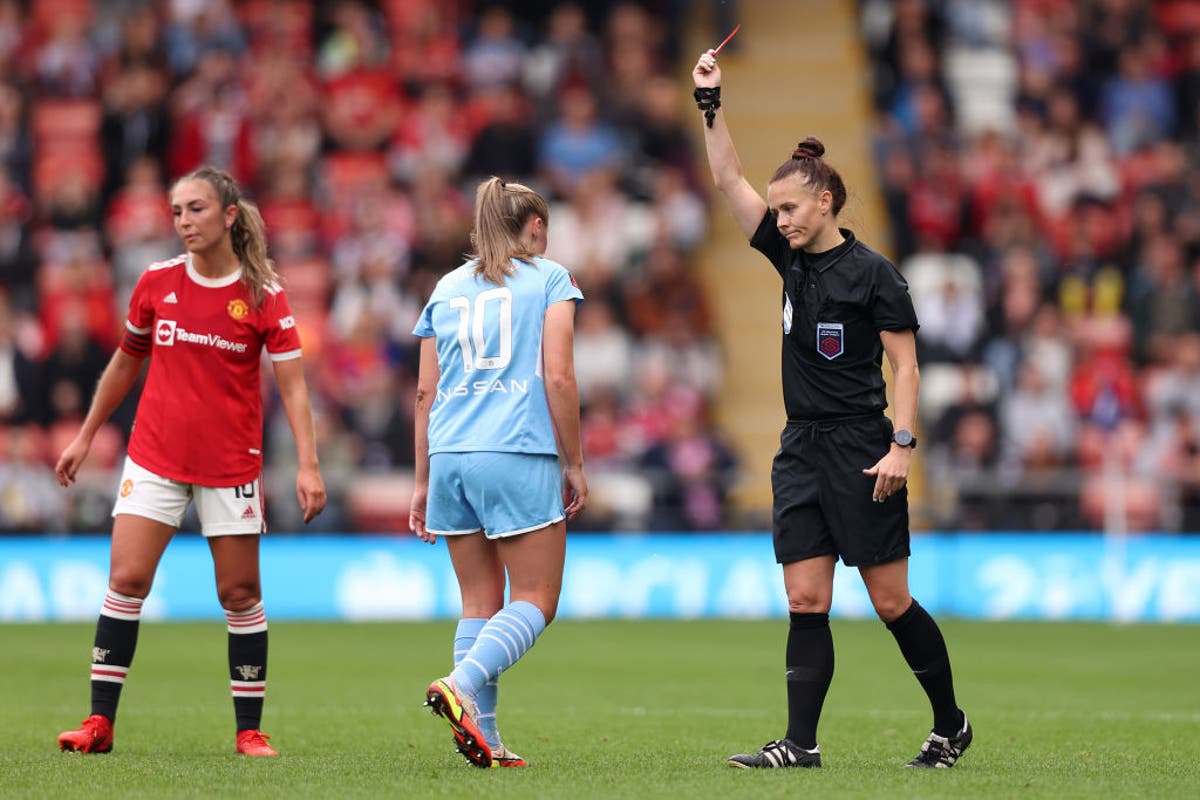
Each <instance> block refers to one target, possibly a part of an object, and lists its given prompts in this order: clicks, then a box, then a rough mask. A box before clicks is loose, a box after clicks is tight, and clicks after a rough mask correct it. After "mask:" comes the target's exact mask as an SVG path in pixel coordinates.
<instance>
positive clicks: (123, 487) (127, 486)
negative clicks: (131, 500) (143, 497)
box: [121, 478, 133, 497]
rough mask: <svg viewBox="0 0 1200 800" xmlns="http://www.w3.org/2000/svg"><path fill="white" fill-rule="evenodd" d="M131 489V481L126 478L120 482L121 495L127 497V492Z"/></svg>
mask: <svg viewBox="0 0 1200 800" xmlns="http://www.w3.org/2000/svg"><path fill="white" fill-rule="evenodd" d="M132 491H133V481H131V480H129V479H128V478H126V479H125V480H124V481H122V482H121V497H129V493H130V492H132Z"/></svg>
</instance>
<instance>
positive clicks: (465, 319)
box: [449, 286, 512, 372]
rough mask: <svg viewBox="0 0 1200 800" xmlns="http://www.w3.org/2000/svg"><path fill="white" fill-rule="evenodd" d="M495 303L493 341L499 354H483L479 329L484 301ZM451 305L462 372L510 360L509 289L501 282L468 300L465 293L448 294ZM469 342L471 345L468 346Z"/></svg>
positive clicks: (502, 364) (501, 366)
mask: <svg viewBox="0 0 1200 800" xmlns="http://www.w3.org/2000/svg"><path fill="white" fill-rule="evenodd" d="M493 302H494V303H497V304H498V305H499V307H498V308H497V314H496V319H497V323H498V327H499V336H497V337H496V339H495V340H494V341H496V343H497V344H498V345H499V347H500V354H499V355H495V356H489V355H485V352H486V351H487V343H488V338H489V337H486V336H484V333H483V323H484V317H485V315H486V312H487V306H488V303H493ZM449 305H450V307H451V308H453V309H455V310H456V311H458V346H459V348H460V349H461V350H462V357H463V372H471V371H472V370H476V369H504V367H506V366H508V362H509V361H511V360H512V291H511V290H510V289H509V288H508V287H506V286H501V287H499V288H496V289H487V290H485V291H482V292H480V293H479V294H477V295H475V302H474V303H473V304H472V302H471V299H470V298H468V297H451V298H450V301H449ZM472 345H473V346H472Z"/></svg>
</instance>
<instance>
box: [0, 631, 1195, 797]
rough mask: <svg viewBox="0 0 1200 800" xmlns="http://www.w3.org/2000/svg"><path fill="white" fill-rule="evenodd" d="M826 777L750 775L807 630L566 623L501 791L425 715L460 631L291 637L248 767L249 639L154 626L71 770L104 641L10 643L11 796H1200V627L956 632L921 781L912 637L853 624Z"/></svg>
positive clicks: (515, 716)
mask: <svg viewBox="0 0 1200 800" xmlns="http://www.w3.org/2000/svg"><path fill="white" fill-rule="evenodd" d="M833 627H834V640H835V645H836V648H837V662H838V667H837V673H836V675H835V677H834V683H833V687H832V689H831V691H830V695H829V698H828V700H827V702H826V705H825V713H824V716H823V719H822V723H821V730H820V735H821V748H822V753H823V755H824V758H825V765H826V766H825V768H824V769H822V770H755V771H744V770H735V769H731V768H729V767H727V766H726V765H725V758H726V756H728V755H729V754H731V753H734V752H742V751H746V750H753V749H757V748H758V747H759V746H760V745H762V744H763V742H765V741H767V740H768V739H772V738H777V737H779V736H781V735H782V734H783V732H784V728H785V726H786V717H785V711H784V705H783V702H784V700H783V698H784V685H783V681H782V673H783V661H782V660H783V649H784V636H785V634H786V629H787V625H786V623H785V622H782V621H777V622H747V623H742V622H724V621H722V622H708V621H705V622H560V623H556V624H555V625H553V626H552V627H551V628H550V629H549V630H548V631H547V633H546V635H545V636H544V637H543V639H542V640H541V641H540V642H539V643H538V645H537V646H536V647H535V648H534V649H533V651H532V652H531V653H530V655H529V657H528V658H527V659H525V660H524V661H522V662H521V663H520V664H518V665H517V666H516V667H515V668H514V669H513V670H512V671H511V672H510V673H509V674H506V675H505V676H504V679H503V681H502V682H501V695H500V697H501V703H500V721H501V730H502V731H503V733H504V735H505V742H506V743H507V744H508V745H509V746H510V747H512V748H513V749H514V750H516V751H517V752H519V753H521V754H522V755H523V756H525V757H526V758H527V759H528V760H529V762H530V767H529V768H528V769H525V770H490V771H483V770H477V769H474V768H471V767H468V766H466V765H465V764H464V762H463V759H462V758H461V757H460V756H459V755H458V754H456V753H455V752H453V747H452V745H451V737H450V731H449V727H448V726H447V725H446V724H445V722H444V721H442V720H438V719H434V718H432V717H431V716H430V715H429V714H428V712H427V711H426V710H424V709H423V708H421V701H422V700H423V697H424V689H425V686H426V684H427V683H428V682H429V681H430V680H432V679H433V678H436V677H439V676H441V675H443V674H444V673H446V672H447V671H448V669H449V660H450V646H451V643H450V640H451V637H452V634H453V631H454V623H453V622H439V623H433V624H358V625H353V624H299V623H285V622H279V623H273V624H272V626H271V664H270V677H269V683H268V692H267V709H266V714H265V718H264V726H263V727H264V730H266V731H267V732H268V733H271V734H273V736H274V738H273V739H272V744H273V745H275V746H276V747H277V749H279V750H280V752H281V753H282V756H281V757H280V758H278V759H245V758H241V757H237V756H235V755H234V754H233V745H234V741H233V740H234V730H233V728H234V725H233V710H232V702H231V700H230V697H229V683H228V681H227V680H226V677H225V676H226V669H227V668H226V663H225V630H224V626H223V625H221V624H220V623H219V622H213V623H204V624H199V623H197V624H154V623H146V624H144V625H143V626H142V635H141V640H140V642H139V646H138V654H137V659H136V660H135V662H134V668H133V671H132V672H131V674H130V679H129V682H128V683H127V684H126V687H125V690H124V696H123V698H122V707H121V712H120V715H119V718H118V724H117V727H116V746H115V749H114V751H113V752H112V753H110V754H108V755H93V756H82V755H79V754H68V753H59V752H58V751H57V749H56V747H55V736H56V735H57V734H58V732H59V731H61V730H64V729H67V728H70V727H74V726H75V724H76V723H77V722H78V721H79V720H80V719H82V718H83V717H84V716H85V715H86V713H87V707H88V682H87V663H88V656H89V652H90V647H91V637H92V627H91V626H90V625H7V626H0V642H3V644H4V652H5V655H6V666H7V670H6V672H7V675H6V680H5V684H6V686H7V689H6V690H5V692H4V698H3V703H2V704H0V720H2V721H3V746H2V747H0V796H5V797H48V798H62V797H121V798H130V797H192V796H195V797H200V796H203V797H214V796H218V797H253V798H272V797H286V798H301V797H446V798H462V797H481V798H487V800H500V799H501V798H537V797H546V798H561V797H568V798H572V800H579V799H580V798H590V797H597V798H600V797H603V798H656V797H668V796H673V797H689V798H690V797H699V798H705V797H719V798H734V797H755V798H770V797H779V798H783V797H788V798H794V797H809V796H811V797H863V798H867V797H870V798H878V797H913V798H918V797H919V798H936V797H945V798H956V799H958V798H992V797H996V798H1014V797H1017V798H1026V797H1054V798H1066V797H1078V798H1094V797H1100V796H1103V797H1105V798H1106V799H1108V800H1111V799H1112V798H1120V797H1137V798H1151V797H1153V798H1164V797H1193V796H1196V794H1195V793H1196V791H1197V788H1198V787H1200V766H1198V761H1197V754H1198V753H1200V689H1197V678H1198V677H1200V670H1198V669H1197V667H1198V665H1200V628H1196V627H1181V626H1129V627H1117V626H1106V625H1081V624H1068V623H1057V624H1055V623H1042V624H1036V623H1035V624H1018V623H968V622H947V623H944V624H943V630H944V631H945V634H946V638H947V640H948V642H949V643H950V648H951V655H952V657H953V659H954V667H955V672H956V676H957V678H958V689H959V699H960V703H961V704H962V705H963V707H965V708H966V709H967V711H968V713H969V714H970V715H971V719H972V722H973V724H974V726H975V731H976V733H975V744H974V745H973V746H972V748H971V750H970V751H969V752H968V754H967V755H966V756H965V757H964V759H963V760H962V761H961V762H960V764H959V766H958V767H956V768H954V769H953V770H949V771H946V770H936V771H934V770H921V771H916V770H905V769H901V768H900V766H901V765H902V764H903V763H905V762H906V761H907V760H908V759H909V758H911V757H912V756H913V755H915V754H916V752H917V750H918V749H919V746H920V743H921V741H922V740H923V739H924V737H925V735H926V734H927V733H928V729H929V725H930V717H929V712H928V707H927V705H926V701H925V698H924V695H923V694H922V693H921V690H920V688H919V686H918V685H917V682H916V681H915V680H914V679H913V677H912V675H911V674H910V673H909V671H908V669H907V667H906V666H905V665H904V663H903V661H902V659H901V657H900V655H899V652H898V651H897V649H896V647H895V644H894V642H893V640H892V637H891V636H890V635H889V634H888V633H887V631H886V630H885V629H884V628H883V626H882V625H879V624H878V623H873V622H846V621H835V622H834V623H833Z"/></svg>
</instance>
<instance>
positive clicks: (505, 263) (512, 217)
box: [471, 177, 550, 284]
mask: <svg viewBox="0 0 1200 800" xmlns="http://www.w3.org/2000/svg"><path fill="white" fill-rule="evenodd" d="M530 217H538V218H539V219H541V220H542V222H544V223H545V224H547V225H549V224H550V207H549V206H548V205H546V201H545V200H544V199H543V198H542V196H541V195H540V194H538V193H537V192H535V191H534V190H533V189H530V188H529V187H528V186H524V185H522V184H520V183H505V182H504V181H503V180H501V179H500V178H495V177H493V178H488V179H487V180H486V181H484V182H483V183H481V184H479V188H478V189H477V190H476V192H475V228H474V230H472V231H471V245H472V246H473V247H474V248H475V252H474V253H472V254H471V255H472V256H473V257H474V258H477V259H479V263H478V264H476V265H475V274H476V275H480V274H482V275H483V277H484V278H485V279H486V280H488V281H491V282H492V283H495V284H503V283H504V278H505V276H506V275H511V274H512V273H513V265H512V259H514V258H517V259H520V260H521V261H524V262H526V263H529V264H532V263H533V258H534V255H535V254H534V253H531V252H529V248H528V246H526V244H525V243H524V242H522V241H521V231H522V230H524V228H525V223H526V222H528V221H529V218H530Z"/></svg>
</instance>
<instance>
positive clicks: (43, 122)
mask: <svg viewBox="0 0 1200 800" xmlns="http://www.w3.org/2000/svg"><path fill="white" fill-rule="evenodd" d="M31 117H32V122H33V138H34V141H35V142H37V144H38V146H39V147H44V146H47V145H50V144H52V143H55V142H61V141H88V140H92V139H94V138H95V137H96V136H97V134H98V133H99V132H100V119H101V108H100V102H99V101H98V100H52V99H46V100H39V101H38V102H36V103H34V105H33V109H32V111H31Z"/></svg>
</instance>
